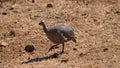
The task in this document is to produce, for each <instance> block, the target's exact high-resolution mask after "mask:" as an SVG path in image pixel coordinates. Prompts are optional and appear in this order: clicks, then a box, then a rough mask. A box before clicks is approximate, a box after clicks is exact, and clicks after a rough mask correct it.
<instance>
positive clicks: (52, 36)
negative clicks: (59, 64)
mask: <svg viewBox="0 0 120 68" xmlns="http://www.w3.org/2000/svg"><path fill="white" fill-rule="evenodd" d="M39 25H41V26H42V27H43V30H44V32H45V34H46V36H47V38H48V39H49V40H50V41H51V42H53V43H54V44H55V45H53V46H51V47H50V48H49V50H48V51H51V50H52V49H53V48H55V47H57V45H59V44H62V51H61V52H60V54H63V53H64V45H65V42H67V41H70V40H72V41H73V42H75V43H76V37H75V34H74V29H73V28H72V27H71V26H70V25H67V24H56V25H54V26H51V27H47V26H46V24H45V21H44V20H41V21H40V22H39Z"/></svg>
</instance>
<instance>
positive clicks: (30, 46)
mask: <svg viewBox="0 0 120 68" xmlns="http://www.w3.org/2000/svg"><path fill="white" fill-rule="evenodd" d="M34 50H35V47H34V46H33V45H27V46H26V47H25V51H26V52H33V51H34Z"/></svg>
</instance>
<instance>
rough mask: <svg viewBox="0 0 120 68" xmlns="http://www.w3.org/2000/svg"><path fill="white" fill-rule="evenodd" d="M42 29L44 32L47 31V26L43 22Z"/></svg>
mask: <svg viewBox="0 0 120 68" xmlns="http://www.w3.org/2000/svg"><path fill="white" fill-rule="evenodd" d="M43 30H44V31H45V32H47V31H48V29H47V26H46V25H45V24H43Z"/></svg>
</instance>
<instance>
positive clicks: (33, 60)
mask: <svg viewBox="0 0 120 68" xmlns="http://www.w3.org/2000/svg"><path fill="white" fill-rule="evenodd" d="M58 57H59V54H58V53H54V54H52V55H49V56H45V57H40V58H34V59H30V60H28V61H25V62H22V63H21V64H27V63H31V62H40V61H43V60H48V59H53V58H58Z"/></svg>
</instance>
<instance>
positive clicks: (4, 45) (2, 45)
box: [0, 42, 9, 47]
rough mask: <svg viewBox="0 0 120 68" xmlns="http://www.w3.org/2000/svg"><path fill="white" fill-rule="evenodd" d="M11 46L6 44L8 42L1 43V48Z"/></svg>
mask: <svg viewBox="0 0 120 68" xmlns="http://www.w3.org/2000/svg"><path fill="white" fill-rule="evenodd" d="M8 45H9V44H8V43H6V42H0V47H6V46H8Z"/></svg>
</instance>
